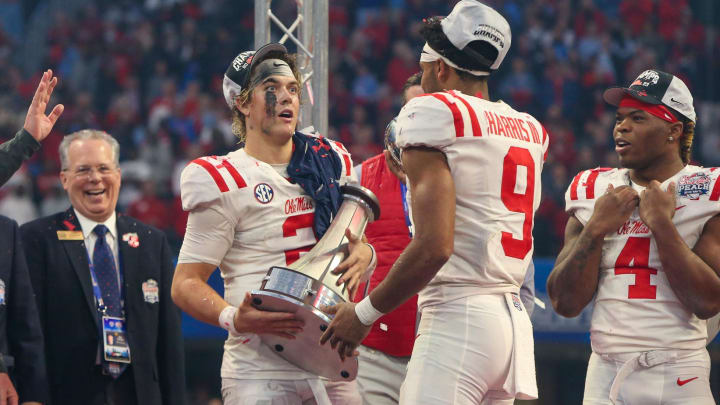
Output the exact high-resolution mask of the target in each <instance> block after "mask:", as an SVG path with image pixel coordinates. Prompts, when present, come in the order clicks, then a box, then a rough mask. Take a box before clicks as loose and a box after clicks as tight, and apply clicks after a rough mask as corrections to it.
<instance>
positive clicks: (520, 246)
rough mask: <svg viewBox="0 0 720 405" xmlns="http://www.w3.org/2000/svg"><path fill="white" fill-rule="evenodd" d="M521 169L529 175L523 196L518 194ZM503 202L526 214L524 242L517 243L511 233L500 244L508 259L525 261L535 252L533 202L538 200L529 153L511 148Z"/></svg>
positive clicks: (523, 233) (504, 164)
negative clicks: (529, 254)
mask: <svg viewBox="0 0 720 405" xmlns="http://www.w3.org/2000/svg"><path fill="white" fill-rule="evenodd" d="M519 167H524V168H525V172H526V173H527V174H526V179H525V190H524V191H523V192H522V193H518V192H517V191H516V188H517V182H518V181H517V180H518V178H517V177H518V168H519ZM500 198H501V199H502V202H503V204H505V207H506V208H507V209H508V210H509V211H512V212H519V213H521V214H525V220H524V221H523V228H522V230H523V232H522V239H515V237H513V234H512V233H511V232H505V231H503V232H502V239H501V240H500V243H501V244H502V247H503V251H504V252H505V256H508V257H514V258H516V259H521V260H522V259H524V258H525V256H526V255H527V254H528V252H529V251H530V249H532V225H533V212H534V211H533V199H534V198H535V161H534V160H533V157H532V155H531V154H530V151H528V150H527V149H525V148H520V147H517V146H511V147H510V149H509V150H508V153H507V155H505V159H504V160H503V174H502V183H501V185H500Z"/></svg>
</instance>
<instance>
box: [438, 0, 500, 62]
mask: <svg viewBox="0 0 720 405" xmlns="http://www.w3.org/2000/svg"><path fill="white" fill-rule="evenodd" d="M440 24H441V25H442V29H443V32H444V33H445V35H446V36H447V37H448V39H449V40H450V42H451V43H452V44H453V45H455V47H456V48H458V49H460V50H463V49H465V47H466V46H467V44H469V43H470V42H473V41H485V42H487V43H489V44H490V45H492V46H493V47H495V49H497V51H498V56H497V58H496V59H495V61H494V62H493V64H492V66H490V69H491V70H497V69H498V68H499V67H500V64H501V63H502V61H503V59H505V56H506V55H507V53H508V50H509V49H510V41H511V33H510V24H508V22H507V20H505V18H504V17H503V16H502V15H500V13H498V12H497V11H495V10H494V9H492V8H491V7H488V6H486V5H484V4H482V3H480V2H478V1H475V0H460V1H459V2H458V3H457V4H456V5H455V7H454V8H453V10H452V12H451V13H450V14H449V15H448V16H447V17H445V18H444V19H443V20H442V22H441V23H440Z"/></svg>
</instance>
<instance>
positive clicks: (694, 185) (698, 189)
mask: <svg viewBox="0 0 720 405" xmlns="http://www.w3.org/2000/svg"><path fill="white" fill-rule="evenodd" d="M709 192H710V176H708V175H706V174H704V173H695V174H691V175H689V176H682V177H680V180H679V181H678V185H677V193H678V196H680V197H683V198H689V199H691V200H697V199H699V198H700V196H703V195H705V194H707V193H709Z"/></svg>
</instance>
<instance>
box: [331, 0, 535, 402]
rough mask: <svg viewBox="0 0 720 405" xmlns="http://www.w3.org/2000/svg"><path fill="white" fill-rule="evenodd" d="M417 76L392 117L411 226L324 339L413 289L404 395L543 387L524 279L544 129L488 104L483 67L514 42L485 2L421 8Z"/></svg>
mask: <svg viewBox="0 0 720 405" xmlns="http://www.w3.org/2000/svg"><path fill="white" fill-rule="evenodd" d="M421 34H422V35H423V37H424V38H425V40H426V41H427V43H426V44H425V47H424V48H423V53H422V55H421V58H420V67H421V69H422V71H423V76H422V87H423V89H424V90H425V91H427V92H429V93H430V94H426V95H423V96H419V97H416V98H414V99H412V100H411V101H410V102H408V103H407V105H405V107H404V108H403V109H402V111H401V112H400V114H399V116H398V122H397V126H398V128H397V131H398V134H397V145H398V146H399V147H400V148H402V165H403V169H404V171H405V173H406V175H407V179H408V184H409V189H410V194H411V202H412V204H411V212H412V219H413V225H414V230H415V234H414V237H413V240H412V241H411V242H410V244H409V245H408V247H407V248H406V249H405V251H404V252H403V253H402V254H401V255H400V257H399V258H398V260H397V261H396V262H395V264H394V265H393V267H392V269H391V270H390V272H389V274H388V276H387V277H386V278H385V279H384V280H383V282H382V283H380V285H378V286H377V287H376V288H375V289H374V290H373V291H372V293H371V294H370V295H369V296H368V297H366V298H365V299H363V301H361V302H360V303H358V304H357V305H355V304H341V305H338V306H335V307H331V308H329V309H328V312H330V313H334V314H335V319H334V320H333V322H332V323H331V324H330V326H329V327H328V330H327V331H326V333H325V334H324V335H323V337H322V338H321V342H327V341H330V343H331V345H333V346H334V347H337V349H338V351H339V352H340V356H341V357H344V356H348V355H352V354H353V350H354V348H355V347H356V346H357V344H358V343H359V342H360V341H361V340H362V338H363V337H364V336H365V335H366V334H367V331H368V329H369V328H370V325H372V323H373V322H374V321H375V320H377V319H378V318H379V317H380V316H382V315H383V314H384V313H387V312H389V311H392V310H393V309H394V308H396V307H397V306H398V305H400V304H401V303H402V302H403V301H405V300H407V299H408V298H410V297H411V296H412V295H413V294H415V293H418V292H419V298H418V306H419V310H420V311H421V313H422V315H421V320H420V324H419V327H418V332H417V339H416V341H415V346H414V348H413V353H412V356H411V359H410V363H409V365H408V372H407V377H406V379H405V382H404V383H403V386H402V389H401V396H400V403H401V404H433V405H437V404H512V403H513V401H514V399H515V398H520V399H533V398H536V397H537V385H536V381H535V366H534V356H533V338H532V326H531V324H530V319H529V317H528V315H527V311H526V309H525V307H524V306H523V304H522V302H521V300H520V297H519V290H520V286H521V284H522V283H523V279H524V277H525V272H526V269H527V268H528V265H529V264H530V261H531V258H532V252H533V239H532V228H533V217H534V213H535V209H536V208H537V207H538V205H539V203H540V174H541V171H542V167H543V163H544V160H545V156H546V152H547V148H548V135H547V133H546V132H545V130H544V129H543V127H542V125H541V124H540V123H539V122H538V121H537V120H536V119H535V118H533V117H532V116H530V115H529V114H526V113H521V112H518V111H515V110H514V109H513V108H511V107H510V106H509V105H507V104H505V103H503V102H492V101H490V100H489V95H488V83H487V80H488V76H490V75H491V74H492V72H494V71H495V70H496V69H497V68H498V67H499V66H500V64H501V63H502V60H503V59H504V57H505V55H506V54H507V52H508V49H509V47H510V41H511V36H510V27H509V25H508V23H507V21H506V20H505V19H504V18H503V17H502V16H501V15H500V14H498V13H497V12H496V11H495V10H493V9H492V8H490V7H488V6H485V5H483V4H481V3H479V2H477V1H471V0H462V1H460V2H458V3H457V4H456V6H455V8H454V9H453V11H452V12H451V13H450V15H448V16H447V17H445V18H437V17H435V18H430V19H427V20H425V23H424V26H423V28H422V30H421Z"/></svg>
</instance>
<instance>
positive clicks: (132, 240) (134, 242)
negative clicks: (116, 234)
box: [122, 232, 140, 248]
mask: <svg viewBox="0 0 720 405" xmlns="http://www.w3.org/2000/svg"><path fill="white" fill-rule="evenodd" d="M122 240H123V241H124V242H127V244H128V245H130V247H132V248H136V247H138V246H140V238H138V235H137V233H135V232H128V233H126V234H123V236H122Z"/></svg>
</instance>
